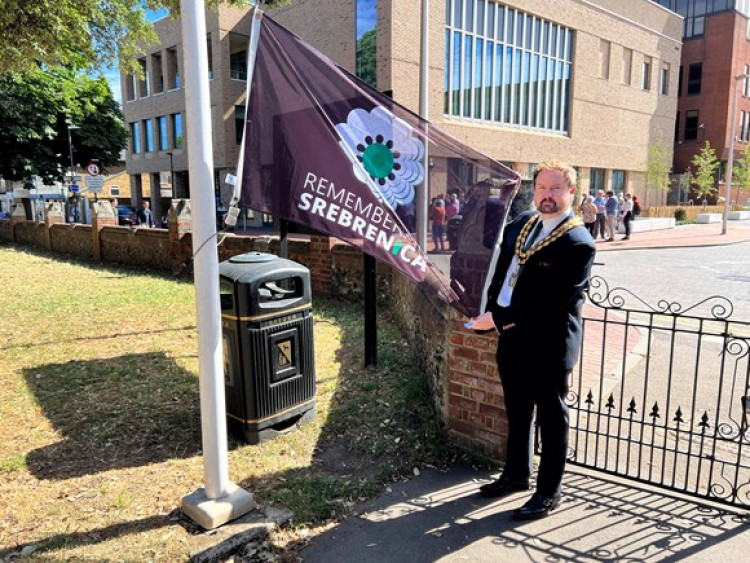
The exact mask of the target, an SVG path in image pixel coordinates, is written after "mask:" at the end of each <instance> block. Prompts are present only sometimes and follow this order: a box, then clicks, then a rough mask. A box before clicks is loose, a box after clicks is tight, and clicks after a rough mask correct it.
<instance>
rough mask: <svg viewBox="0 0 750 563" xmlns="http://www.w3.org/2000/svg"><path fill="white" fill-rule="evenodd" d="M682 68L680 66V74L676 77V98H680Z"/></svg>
mask: <svg viewBox="0 0 750 563" xmlns="http://www.w3.org/2000/svg"><path fill="white" fill-rule="evenodd" d="M683 69H684V67H683V66H682V65H680V74H679V76H678V77H677V96H678V97H679V96H682V76H683Z"/></svg>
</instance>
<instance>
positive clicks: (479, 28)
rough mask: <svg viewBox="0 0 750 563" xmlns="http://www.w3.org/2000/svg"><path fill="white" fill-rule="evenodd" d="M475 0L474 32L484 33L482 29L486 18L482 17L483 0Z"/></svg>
mask: <svg viewBox="0 0 750 563" xmlns="http://www.w3.org/2000/svg"><path fill="white" fill-rule="evenodd" d="M476 1H477V9H476V14H477V25H476V32H477V33H478V34H481V35H484V29H485V26H486V18H485V17H484V0H476Z"/></svg>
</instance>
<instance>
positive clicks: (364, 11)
mask: <svg viewBox="0 0 750 563" xmlns="http://www.w3.org/2000/svg"><path fill="white" fill-rule="evenodd" d="M377 3H378V0H357V39H359V38H360V37H362V34H363V33H365V32H367V31H370V30H371V29H373V28H374V27H375V22H376V21H377V16H378V13H377V9H376V8H377Z"/></svg>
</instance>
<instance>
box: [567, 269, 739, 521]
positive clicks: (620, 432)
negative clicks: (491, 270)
mask: <svg viewBox="0 0 750 563" xmlns="http://www.w3.org/2000/svg"><path fill="white" fill-rule="evenodd" d="M588 297H589V300H588V301H589V302H588V303H587V304H586V306H585V307H584V312H583V330H584V338H583V347H582V350H581V358H580V361H579V364H578V366H577V368H576V370H575V371H574V373H573V376H572V382H571V387H570V393H569V395H568V401H567V402H568V405H569V407H570V442H569V443H570V450H569V461H570V463H573V464H576V465H582V466H586V467H591V468H595V469H598V470H602V471H605V472H607V473H612V474H616V475H619V476H624V477H628V478H632V479H636V480H638V481H643V482H647V483H650V484H653V485H658V486H661V487H665V488H668V489H672V490H675V491H680V492H684V493H688V494H691V495H695V496H698V497H703V498H708V499H711V500H713V501H718V502H721V503H725V504H729V505H732V506H736V507H743V508H750V430H749V429H748V423H749V422H750V397H749V395H750V362H749V359H750V323H748V322H740V321H735V320H732V319H731V316H732V312H733V306H732V303H731V302H730V301H729V300H728V299H726V298H724V297H719V296H714V297H710V298H708V299H705V300H703V301H701V302H699V303H696V304H694V305H690V306H688V307H683V306H682V305H681V304H679V303H676V302H670V301H666V300H662V301H659V302H658V303H656V304H649V303H646V302H645V301H643V300H642V299H640V298H639V297H638V296H637V295H635V294H633V293H632V292H631V291H629V290H627V289H624V288H619V287H618V288H610V287H609V286H608V284H607V283H606V281H605V280H604V279H603V278H601V277H599V276H595V277H593V278H592V279H591V285H590V288H589V290H588Z"/></svg>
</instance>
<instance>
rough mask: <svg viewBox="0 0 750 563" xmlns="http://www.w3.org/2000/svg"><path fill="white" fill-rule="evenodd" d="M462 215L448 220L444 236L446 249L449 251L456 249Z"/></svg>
mask: <svg viewBox="0 0 750 563" xmlns="http://www.w3.org/2000/svg"><path fill="white" fill-rule="evenodd" d="M462 220H463V216H462V215H454V216H453V217H451V218H450V219H448V227H447V229H446V234H447V235H448V248H450V249H451V250H457V249H458V230H459V229H460V228H461V221H462Z"/></svg>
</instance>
